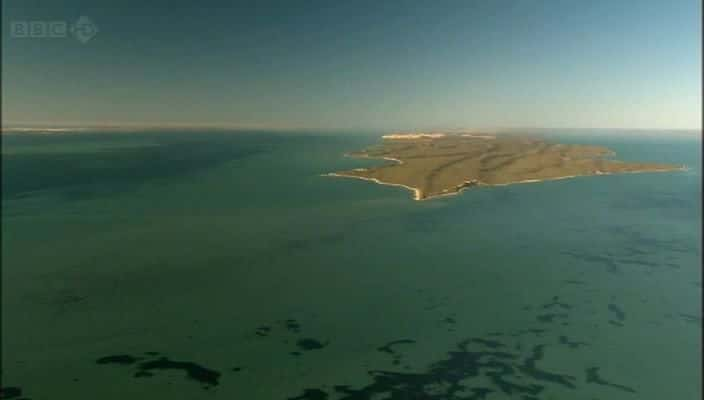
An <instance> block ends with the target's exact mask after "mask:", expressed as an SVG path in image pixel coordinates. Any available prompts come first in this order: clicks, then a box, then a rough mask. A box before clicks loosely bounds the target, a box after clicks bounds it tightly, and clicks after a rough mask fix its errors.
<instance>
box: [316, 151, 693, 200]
mask: <svg viewBox="0 0 704 400" xmlns="http://www.w3.org/2000/svg"><path fill="white" fill-rule="evenodd" d="M366 158H374V157H366ZM390 160H393V161H398V162H401V161H400V160H395V159H390ZM687 170H688V168H687V167H686V166H682V167H680V168H678V169H665V168H663V169H651V170H641V171H621V172H601V171H598V172H597V173H594V174H589V175H566V176H557V177H554V178H545V179H526V180H522V181H516V182H507V183H484V182H481V181H478V182H477V184H476V185H473V186H508V185H516V184H525V183H538V182H547V181H558V180H563V179H571V178H578V177H583V176H601V175H618V174H638V173H647V172H673V171H687ZM322 176H336V177H342V178H353V179H360V180H363V181H369V182H374V183H376V184H378V185H386V186H398V187H402V188H405V189H408V190H410V191H412V192H413V200H416V201H423V200H432V199H435V198H438V197H445V196H454V195H458V194H460V193H462V192H463V191H464V190H465V189H469V188H470V187H471V186H465V187H461V188H459V189H458V190H455V191H453V192H448V193H440V194H434V195H431V196H427V197H422V192H421V190H420V189H418V188H414V187H411V186H408V185H404V184H401V183H391V182H384V181H381V180H379V179H377V178H367V177H364V176H357V175H346V174H340V173H336V172H330V173H327V174H322Z"/></svg>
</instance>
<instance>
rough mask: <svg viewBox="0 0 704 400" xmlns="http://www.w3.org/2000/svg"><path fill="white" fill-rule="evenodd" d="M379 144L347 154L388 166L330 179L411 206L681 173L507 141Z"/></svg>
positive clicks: (397, 139)
mask: <svg viewBox="0 0 704 400" xmlns="http://www.w3.org/2000/svg"><path fill="white" fill-rule="evenodd" d="M382 140H383V141H382V143H381V144H379V145H375V146H372V147H370V148H368V149H365V150H362V151H359V152H353V153H349V154H348V155H349V156H352V157H360V158H378V159H383V160H387V161H391V163H387V164H383V165H380V166H376V167H372V168H355V169H352V170H348V171H339V172H334V173H330V174H327V175H330V176H342V177H349V178H358V179H364V180H369V181H373V182H376V183H380V184H385V185H392V186H401V187H404V188H407V189H409V190H411V191H413V193H414V199H415V200H425V199H430V198H434V197H438V196H446V195H452V194H457V193H459V192H460V191H462V190H463V189H465V188H468V187H471V186H479V185H509V184H513V183H530V182H540V181H544V180H555V179H566V178H573V177H577V176H587V175H609V174H616V173H634V172H666V171H676V170H683V169H685V167H683V166H677V165H670V164H658V163H645V162H624V161H618V160H614V159H613V158H612V157H613V156H614V155H615V154H614V152H613V151H611V150H609V149H607V148H605V147H601V146H592V145H576V144H558V143H549V142H547V141H544V140H541V139H536V138H528V137H523V136H513V135H493V134H479V133H461V132H455V133H451V134H449V133H441V132H431V133H412V134H407V133H394V134H391V135H385V136H383V137H382Z"/></svg>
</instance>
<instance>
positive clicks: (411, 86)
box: [2, 0, 702, 130]
mask: <svg viewBox="0 0 704 400" xmlns="http://www.w3.org/2000/svg"><path fill="white" fill-rule="evenodd" d="M146 3H149V4H148V5H146ZM701 12H702V10H701V2H700V1H699V0H669V1H665V0H629V1H626V0H623V1H619V0H590V1H579V0H551V1H547V0H546V1H542V0H510V1H507V0H461V1H443V0H438V1H428V0H408V1H407V0H394V1H378V0H373V1H369V0H360V1H327V0H326V1H319V0H315V1H290V0H288V1H267V0H255V1H236V0H233V1H227V2H225V1H222V2H219V1H208V2H196V1H181V0H171V1H163V0H156V1H149V2H144V1H101V0H89V1H83V0H80V1H79V0H62V1H60V2H59V1H54V0H44V1H34V0H3V1H2V28H3V32H2V119H3V124H4V125H6V126H9V125H23V124H24V125H45V126H56V127H60V126H92V125H99V126H140V125H150V126H188V125H197V126H231V127H245V128H248V127H257V128H271V129H308V128H309V129H383V130H397V129H398V130H405V129H437V128H513V127H528V128H532V127H541V128H620V129H700V128H701V122H702V115H701V107H702V104H701V103H702V95H701V89H702V82H701V76H702V75H701V73H702V71H701V68H702V64H701V63H702V55H701V48H702V42H701V40H702V27H701ZM80 16H86V17H88V18H89V19H90V20H91V21H92V22H93V23H94V25H95V26H96V27H97V29H98V31H97V34H95V35H94V36H93V37H90V39H89V40H87V41H85V42H81V41H80V40H77V38H76V37H74V36H72V35H71V34H70V33H69V34H67V36H66V37H58V38H46V37H43V38H38V37H18V36H19V34H18V33H17V32H15V31H12V29H17V28H16V26H17V24H21V23H23V22H26V21H59V22H60V21H65V22H66V23H68V24H74V23H76V21H77V20H78V18H79V17H80ZM82 26H85V24H82ZM83 38H84V39H85V36H84V37H83Z"/></svg>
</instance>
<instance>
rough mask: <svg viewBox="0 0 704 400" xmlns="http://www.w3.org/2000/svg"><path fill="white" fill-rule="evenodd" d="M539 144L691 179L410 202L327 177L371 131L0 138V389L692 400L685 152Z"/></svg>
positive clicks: (691, 224)
mask: <svg viewBox="0 0 704 400" xmlns="http://www.w3.org/2000/svg"><path fill="white" fill-rule="evenodd" d="M553 135H554V136H556V138H559V139H560V140H562V141H570V142H578V143H595V144H604V145H606V146H608V147H610V148H612V149H614V150H616V152H617V154H618V157H619V158H621V159H625V160H638V161H653V162H672V163H677V164H686V165H687V166H689V167H690V169H689V171H687V172H674V173H650V174H628V175H612V176H598V177H582V178H576V179H569V180H562V181H553V182H542V183H535V184H523V185H513V186H505V187H491V188H476V189H472V190H467V191H465V192H463V193H462V194H461V195H459V196H451V197H447V198H439V199H435V200H431V201H427V202H414V201H412V200H411V193H410V192H409V191H407V190H404V189H402V188H395V187H388V186H381V185H375V184H372V183H368V182H363V181H358V180H351V179H341V178H340V179H338V178H333V177H324V176H321V174H323V173H326V172H330V171H335V170H342V169H349V168H354V167H359V166H365V165H372V164H374V163H377V162H378V161H374V160H356V159H351V158H346V157H343V156H342V154H343V153H345V152H347V151H351V150H357V149H360V148H362V147H364V146H366V145H368V144H372V143H374V142H375V141H376V140H377V138H378V135H368V134H364V135H363V134H359V135H349V134H348V135H339V134H338V135H333V134H329V135H322V134H310V133H300V134H273V133H256V134H255V133H251V134H246V133H214V132H203V133H129V134H128V133H124V134H109V135H108V134H89V133H81V134H54V135H46V136H44V135H42V136H38V135H26V134H25V135H3V149H2V150H3V159H2V162H3V169H2V178H3V182H2V185H3V186H2V189H3V208H2V213H3V224H2V233H3V235H2V274H3V276H2V278H3V279H2V335H3V340H2V346H3V348H2V357H3V360H2V361H3V375H2V380H3V385H4V386H6V387H14V388H17V389H19V390H21V392H22V396H26V397H29V398H32V399H58V398H72V399H94V398H101V399H124V398H132V399H142V398H144V399H159V398H164V399H166V398H168V399H197V398H208V399H211V398H222V399H232V398H247V399H289V398H297V399H310V400H315V399H326V398H329V399H336V398H344V399H382V398H391V399H402V398H424V399H433V398H437V399H453V398H474V399H504V398H516V399H533V398H536V399H563V398H575V399H592V398H599V399H617V398H618V399H623V398H634V399H662V398H677V399H685V398H695V396H696V397H697V398H698V396H700V393H701V388H702V385H701V378H700V375H701V372H702V371H701V360H700V357H701V342H700V338H701V312H702V310H701V302H700V297H701V290H702V289H701V281H702V279H701V270H700V267H699V265H700V264H699V263H700V259H701V246H700V224H701V212H700V201H701V186H700V179H701V154H700V152H699V148H700V142H699V140H697V139H693V138H686V137H685V138H681V137H671V136H667V133H663V134H662V135H659V136H658V135H654V136H642V135H639V134H638V133H635V132H617V133H613V134H612V135H610V136H609V135H603V134H600V135H591V136H590V135H588V132H587V133H585V132H581V133H580V134H579V136H577V135H576V134H574V133H572V134H569V135H560V134H553ZM551 136H552V135H551ZM8 393H10V392H8ZM414 396H415V397H414Z"/></svg>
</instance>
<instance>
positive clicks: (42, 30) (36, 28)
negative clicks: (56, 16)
mask: <svg viewBox="0 0 704 400" xmlns="http://www.w3.org/2000/svg"><path fill="white" fill-rule="evenodd" d="M10 35H11V36H12V37H16V38H65V37H67V36H68V23H66V21H12V23H11V24H10Z"/></svg>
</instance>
